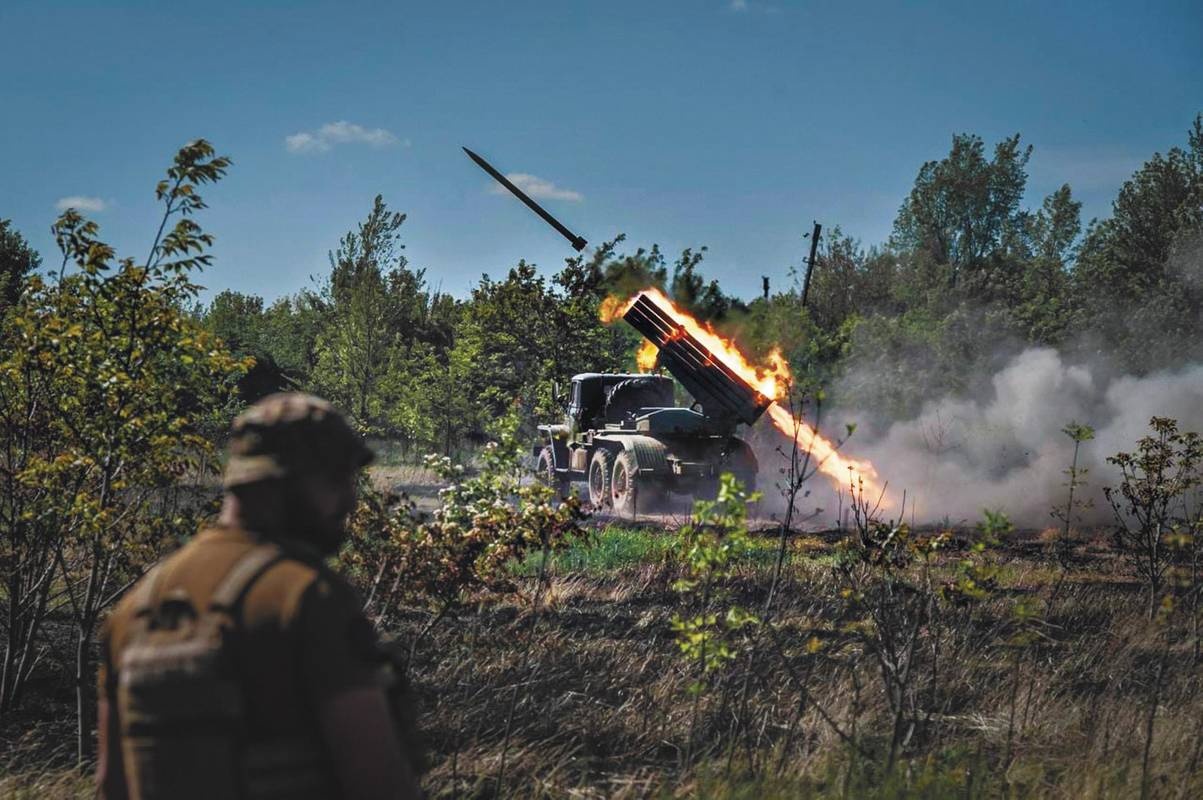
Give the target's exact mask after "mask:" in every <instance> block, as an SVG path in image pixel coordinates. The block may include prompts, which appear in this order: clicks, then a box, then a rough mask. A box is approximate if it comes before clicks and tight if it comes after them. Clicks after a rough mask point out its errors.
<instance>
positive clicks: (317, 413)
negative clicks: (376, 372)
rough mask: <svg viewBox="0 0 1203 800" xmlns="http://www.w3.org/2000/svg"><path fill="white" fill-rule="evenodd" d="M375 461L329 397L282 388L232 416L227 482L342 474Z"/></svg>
mask: <svg viewBox="0 0 1203 800" xmlns="http://www.w3.org/2000/svg"><path fill="white" fill-rule="evenodd" d="M371 461H372V451H371V450H369V449H368V446H367V444H366V443H365V442H364V441H363V438H362V437H361V436H360V435H359V434H358V433H356V432H355V431H354V430H352V428H351V426H350V425H348V424H347V421H346V419H345V418H344V417H343V416H342V414H340V413H339V412H338V410H337V409H335V408H334V406H332V405H330V403H328V402H326V401H325V400H323V399H321V398H320V397H315V396H313V395H310V394H304V393H301V392H281V393H279V394H273V395H269V396H268V397H265V398H263V399H262V400H260V401H258V402H257V403H255V404H254V405H252V406H251V407H250V408H248V409H247V410H246V411H244V412H242V413H241V414H239V415H238V416H237V417H236V418H235V419H234V424H233V426H232V427H231V430H230V442H229V460H228V461H227V462H226V469H225V476H224V478H223V481H222V482H223V484H224V485H225V486H226V487H227V488H228V487H231V486H239V485H242V484H247V483H254V482H256V481H262V480H267V479H270V478H284V477H290V476H296V475H305V474H310V475H326V476H332V477H334V476H343V475H347V474H349V473H351V472H354V471H355V470H357V469H359V468H360V467H364V466H367V465H368V464H369V463H371Z"/></svg>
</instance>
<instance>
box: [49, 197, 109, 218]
mask: <svg viewBox="0 0 1203 800" xmlns="http://www.w3.org/2000/svg"><path fill="white" fill-rule="evenodd" d="M108 205H109V204H108V203H106V202H105V201H103V200H101V199H100V198H99V197H86V196H84V195H82V194H73V195H71V196H70V197H60V198H59V199H58V201H57V202H56V203H55V204H54V207H55V208H57V209H58V210H59V211H66V210H67V209H68V208H74V209H75V210H76V211H90V212H92V213H93V214H95V213H97V212H99V211H104V210H105V209H106V208H108Z"/></svg>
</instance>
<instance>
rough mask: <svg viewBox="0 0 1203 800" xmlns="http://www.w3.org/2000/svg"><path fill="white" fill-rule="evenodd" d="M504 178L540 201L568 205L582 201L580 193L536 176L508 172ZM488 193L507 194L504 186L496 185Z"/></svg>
mask: <svg viewBox="0 0 1203 800" xmlns="http://www.w3.org/2000/svg"><path fill="white" fill-rule="evenodd" d="M506 177H507V178H509V179H510V180H511V181H513V183H514V185H515V186H517V187H518V188H519V189H521V190H522V191H524V192H526V193H527V194H529V195H530V196H531V197H536V198H539V199H541V200H567V201H568V202H570V203H579V202H580V201H581V200H583V199H584V197H582V196H581V193H580V192H574V191H573V190H571V189H563V188H561V187H559V186H556V185H555V184H554V183H552V182H551V181H547V180H544V179H542V178H540V177H539V176H538V175H528V174H526V173H525V172H510V173H508V174H507V175H506ZM489 191H491V192H492V193H493V194H509V192H508V191H507V190H506V188H505V187H504V186H500V185H498V184H496V183H495V184H493V187H492V188H491V189H490V190H489Z"/></svg>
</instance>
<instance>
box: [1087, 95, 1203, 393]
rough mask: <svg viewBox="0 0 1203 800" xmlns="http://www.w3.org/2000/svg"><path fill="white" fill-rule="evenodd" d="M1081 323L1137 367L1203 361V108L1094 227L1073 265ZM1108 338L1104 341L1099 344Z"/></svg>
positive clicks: (1127, 363)
mask: <svg viewBox="0 0 1203 800" xmlns="http://www.w3.org/2000/svg"><path fill="white" fill-rule="evenodd" d="M1073 284H1074V295H1075V300H1076V303H1075V305H1076V307H1077V309H1078V312H1079V314H1080V317H1081V319H1080V320H1079V321H1078V327H1079V329H1081V330H1083V331H1086V332H1090V333H1091V334H1093V335H1094V337H1095V339H1096V341H1098V342H1099V344H1101V345H1102V347H1103V348H1104V349H1106V350H1108V351H1110V352H1112V353H1115V354H1117V355H1118V356H1119V358H1120V360H1121V361H1122V364H1123V366H1124V367H1126V368H1127V369H1129V370H1133V371H1135V372H1137V373H1143V372H1146V371H1149V370H1154V369H1159V368H1165V367H1173V366H1177V365H1180V364H1184V363H1190V362H1192V361H1196V360H1198V359H1199V358H1200V357H1203V314H1201V313H1200V308H1203V114H1200V115H1198V116H1196V117H1195V120H1194V123H1193V125H1192V127H1191V129H1190V131H1189V132H1188V133H1187V145H1186V147H1185V148H1181V147H1174V148H1171V149H1170V151H1169V152H1168V153H1166V154H1165V155H1162V154H1161V153H1156V154H1154V156H1153V157H1152V158H1151V159H1149V160H1148V161H1147V162H1145V164H1144V165H1143V166H1142V167H1141V168H1140V169H1139V170H1137V171H1136V173H1135V174H1134V175H1133V176H1132V177H1131V178H1130V179H1129V180H1128V181H1126V182H1125V183H1124V185H1123V187H1122V188H1121V189H1120V192H1119V196H1118V197H1116V199H1115V202H1114V203H1113V204H1112V216H1111V217H1110V218H1109V219H1106V220H1104V221H1102V222H1095V223H1092V224H1091V226H1090V228H1089V230H1088V231H1087V232H1086V237H1085V240H1084V241H1083V243H1082V248H1081V253H1080V255H1079V257H1078V260H1077V264H1076V266H1075V268H1074V271H1073ZM1099 340H1101V341H1099Z"/></svg>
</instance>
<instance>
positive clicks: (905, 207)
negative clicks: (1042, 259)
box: [893, 134, 1032, 289]
mask: <svg viewBox="0 0 1203 800" xmlns="http://www.w3.org/2000/svg"><path fill="white" fill-rule="evenodd" d="M1031 154H1032V148H1031V146H1030V145H1029V146H1028V147H1021V146H1020V143H1019V134H1015V135H1014V136H1011V137H1009V138H1006V139H1003V140H1002V141H1001V142H999V143H998V144H997V145H995V147H994V157H993V158H992V159H988V158H987V157H986V153H985V144H984V143H983V141H982V139H981V137H978V136H974V135H970V134H958V135H956V136H953V137H952V150H951V151H950V152H949V154H948V156H947V157H946V158H944V159H941V160H940V161H928V162H927V163H925V164H924V165H923V166H922V167H920V168H919V174H918V176H917V177H916V178H915V186H914V188H913V189H912V190H911V193H910V196H909V197H907V199H906V201H905V202H904V203H903V204H902V208H901V210H900V211H899V213H898V218H897V220H896V221H895V223H894V236H893V242H894V244H895V246H896V247H899V248H901V249H903V250H907V251H910V252H912V253H913V254H914V255H915V256H916V257H917V258H919V259H920V260H926V261H928V262H929V263H931V264H932V265H935V266H936V267H937V268H938V269H939V271H940V272H941V273H942V274H943V277H944V280H945V285H946V286H947V288H951V289H955V288H957V287H958V286H961V285H962V284H963V283H964V282H965V280H966V279H967V278H970V277H972V276H973V274H974V273H981V272H983V271H985V270H987V269H988V267H989V266H990V257H991V256H992V255H994V254H995V253H997V252H998V250H999V249H1000V247H1001V245H1002V242H1003V239H1004V236H1005V235H1006V234H1007V232H1008V230H1009V229H1013V228H1015V227H1017V226H1018V224H1019V223H1020V209H1019V203H1020V200H1021V199H1022V198H1023V192H1024V189H1025V187H1026V186H1027V163H1028V159H1029V158H1030V157H1031Z"/></svg>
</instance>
